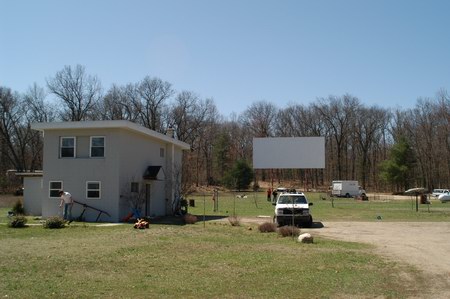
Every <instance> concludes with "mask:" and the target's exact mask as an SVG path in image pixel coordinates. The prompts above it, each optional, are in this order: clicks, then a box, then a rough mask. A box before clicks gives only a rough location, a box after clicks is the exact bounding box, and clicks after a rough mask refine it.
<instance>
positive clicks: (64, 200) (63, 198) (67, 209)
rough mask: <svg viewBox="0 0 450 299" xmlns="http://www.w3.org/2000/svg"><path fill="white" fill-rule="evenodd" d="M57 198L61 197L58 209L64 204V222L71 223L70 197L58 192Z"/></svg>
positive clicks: (71, 201)
mask: <svg viewBox="0 0 450 299" xmlns="http://www.w3.org/2000/svg"><path fill="white" fill-rule="evenodd" d="M59 196H60V197H61V202H60V203H59V207H60V208H62V206H63V204H64V209H63V218H64V219H65V220H68V221H72V205H73V199H72V195H71V194H70V193H69V192H65V191H64V190H61V191H59Z"/></svg>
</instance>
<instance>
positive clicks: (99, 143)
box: [91, 136, 105, 158]
mask: <svg viewBox="0 0 450 299" xmlns="http://www.w3.org/2000/svg"><path fill="white" fill-rule="evenodd" d="M104 156H105V137H103V136H92V137H91V157H94V158H103V157H104Z"/></svg>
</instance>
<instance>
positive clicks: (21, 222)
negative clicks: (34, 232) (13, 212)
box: [8, 215, 27, 228]
mask: <svg viewBox="0 0 450 299" xmlns="http://www.w3.org/2000/svg"><path fill="white" fill-rule="evenodd" d="M26 224H27V218H25V216H22V215H19V216H12V217H11V218H10V220H9V222H8V227H13V228H20V227H25V226H26Z"/></svg>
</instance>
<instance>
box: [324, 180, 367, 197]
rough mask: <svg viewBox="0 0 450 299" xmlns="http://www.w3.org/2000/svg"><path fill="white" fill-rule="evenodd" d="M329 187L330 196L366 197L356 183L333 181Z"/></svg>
mask: <svg viewBox="0 0 450 299" xmlns="http://www.w3.org/2000/svg"><path fill="white" fill-rule="evenodd" d="M331 187H332V188H331V196H338V197H347V198H348V197H354V196H365V195H366V191H365V190H364V189H362V188H361V187H360V186H359V184H358V181H333V183H332V186H331Z"/></svg>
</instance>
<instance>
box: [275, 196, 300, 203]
mask: <svg viewBox="0 0 450 299" xmlns="http://www.w3.org/2000/svg"><path fill="white" fill-rule="evenodd" d="M278 203H279V204H292V203H294V204H302V203H306V198H305V197H304V196H303V195H291V196H281V197H280V199H279V200H278Z"/></svg>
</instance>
